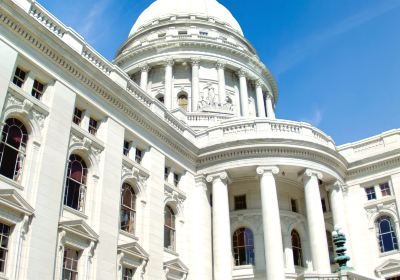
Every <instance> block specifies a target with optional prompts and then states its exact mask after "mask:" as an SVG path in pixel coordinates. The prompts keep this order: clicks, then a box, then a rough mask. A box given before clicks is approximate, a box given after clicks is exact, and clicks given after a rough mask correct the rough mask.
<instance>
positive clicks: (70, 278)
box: [62, 248, 79, 280]
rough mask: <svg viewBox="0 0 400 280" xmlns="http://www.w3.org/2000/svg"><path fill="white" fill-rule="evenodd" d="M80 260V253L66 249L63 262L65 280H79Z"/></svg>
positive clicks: (63, 277)
mask: <svg viewBox="0 0 400 280" xmlns="http://www.w3.org/2000/svg"><path fill="white" fill-rule="evenodd" d="M78 260H79V251H76V250H73V249H70V248H65V249H64V260H63V273H62V274H63V275H62V279H63V280H77V279H78Z"/></svg>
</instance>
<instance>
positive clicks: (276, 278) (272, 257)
mask: <svg viewBox="0 0 400 280" xmlns="http://www.w3.org/2000/svg"><path fill="white" fill-rule="evenodd" d="M278 173H279V168H278V167H276V166H262V167H258V168H257V174H258V175H260V189H261V204H262V205H261V208H262V219H263V231H264V250H265V267H266V276H267V277H266V278H267V280H284V279H285V266H284V262H283V245H282V233H281V220H280V216H279V205H278V195H277V191H276V182H275V178H274V175H276V174H278Z"/></svg>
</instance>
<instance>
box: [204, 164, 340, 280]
mask: <svg viewBox="0 0 400 280" xmlns="http://www.w3.org/2000/svg"><path fill="white" fill-rule="evenodd" d="M256 172H257V174H258V176H259V180H260V192H261V194H260V197H261V208H262V211H261V213H262V222H263V225H262V226H263V227H262V228H263V232H264V249H265V267H266V279H267V280H284V279H285V264H284V251H283V241H282V235H281V234H282V233H281V222H280V213H279V205H278V204H279V203H278V195H277V184H276V180H275V175H276V174H278V173H279V168H278V167H277V166H259V167H257V169H256ZM302 178H303V183H304V193H305V202H306V213H307V226H308V235H309V240H310V248H311V260H312V269H313V272H315V273H319V274H329V273H331V267H330V260H329V253H328V244H327V240H326V230H325V220H324V214H323V210H322V207H321V195H320V189H319V182H318V181H319V179H321V178H322V174H321V173H320V172H318V171H316V170H311V169H307V170H305V172H304V173H303V175H302ZM207 181H208V182H209V183H211V184H212V194H213V195H212V203H213V208H212V209H213V210H212V217H213V219H212V236H213V255H214V256H215V257H214V264H213V265H214V279H215V280H226V279H232V242H231V238H232V237H231V236H230V216H229V197H228V183H229V177H228V174H227V172H225V171H223V172H219V173H214V174H210V175H209V176H208V177H207ZM338 186H340V183H339V182H336V183H335V184H333V185H332V186H330V187H329V188H328V189H329V192H330V199H331V205H332V215H333V219H334V222H335V224H340V225H341V226H345V217H344V211H343V194H342V192H341V188H340V187H338ZM292 261H293V260H292ZM287 266H288V267H294V263H292V264H287Z"/></svg>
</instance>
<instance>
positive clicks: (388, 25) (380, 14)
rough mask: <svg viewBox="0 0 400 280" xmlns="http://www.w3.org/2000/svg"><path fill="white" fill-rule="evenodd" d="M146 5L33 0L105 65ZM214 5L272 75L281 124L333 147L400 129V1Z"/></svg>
mask: <svg viewBox="0 0 400 280" xmlns="http://www.w3.org/2000/svg"><path fill="white" fill-rule="evenodd" d="M171 1H173V0H171ZM152 2H153V1H152V0H119V1H117V0H99V1H93V0H79V1H78V0H69V1H54V0H39V3H41V4H42V5H43V6H44V7H45V8H46V9H48V10H49V11H50V12H51V13H53V14H55V15H56V16H57V17H58V18H59V19H61V21H63V22H64V23H65V24H66V25H68V26H71V27H72V28H74V29H75V30H76V31H78V32H79V33H80V34H81V35H82V36H83V37H84V38H85V39H86V40H87V41H88V42H89V43H90V44H91V45H92V46H94V47H95V49H96V50H97V51H99V52H100V53H101V54H103V55H104V56H105V57H106V58H108V59H110V60H112V59H113V57H114V54H115V52H116V50H117V49H118V47H119V46H120V45H121V44H122V43H123V42H124V40H125V39H126V37H127V36H128V33H129V31H130V29H131V27H132V25H133V23H134V21H135V19H136V18H137V17H138V15H139V14H140V12H141V11H142V10H143V9H145V8H146V7H147V6H148V5H149V4H150V3H152ZM219 2H220V3H222V4H223V5H225V6H226V7H227V8H228V9H229V10H230V11H231V12H232V13H233V15H234V16H235V17H236V19H237V20H238V21H239V23H240V24H241V26H242V29H243V30H244V33H245V36H246V37H247V38H248V39H249V40H250V42H252V44H253V45H254V46H255V48H256V49H257V51H258V54H259V55H260V57H261V59H262V60H263V61H264V63H265V64H266V65H267V66H268V67H269V68H270V70H271V71H272V73H273V75H274V76H275V78H276V80H277V82H278V87H279V92H280V99H279V102H278V106H277V116H278V117H279V118H282V119H290V120H297V121H306V122H309V123H311V124H313V125H315V126H317V127H318V128H320V129H322V130H323V131H325V132H326V133H327V134H329V135H330V136H332V137H333V139H334V140H335V141H336V143H337V144H343V143H347V142H352V141H356V140H360V139H362V138H366V137H369V136H373V135H375V134H378V133H381V132H383V131H386V130H389V129H393V128H400V1H399V0H257V1H256V0H249V1H241V0H220V1H219Z"/></svg>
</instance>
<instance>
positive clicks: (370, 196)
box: [365, 186, 377, 201]
mask: <svg viewBox="0 0 400 280" xmlns="http://www.w3.org/2000/svg"><path fill="white" fill-rule="evenodd" d="M370 191H371V192H370ZM365 194H366V195H367V200H368V201H372V200H376V199H377V196H376V190H375V186H371V187H366V188H365Z"/></svg>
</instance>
